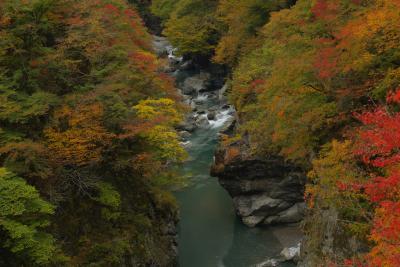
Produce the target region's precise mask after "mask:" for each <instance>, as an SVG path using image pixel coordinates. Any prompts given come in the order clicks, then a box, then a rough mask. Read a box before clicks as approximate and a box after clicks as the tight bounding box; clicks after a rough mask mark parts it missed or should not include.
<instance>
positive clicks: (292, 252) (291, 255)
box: [280, 243, 301, 262]
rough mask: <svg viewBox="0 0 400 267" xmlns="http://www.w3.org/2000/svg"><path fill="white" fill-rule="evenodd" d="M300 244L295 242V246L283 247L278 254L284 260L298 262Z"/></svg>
mask: <svg viewBox="0 0 400 267" xmlns="http://www.w3.org/2000/svg"><path fill="white" fill-rule="evenodd" d="M300 246H301V244H300V243H299V244H297V246H295V247H290V248H284V249H283V250H282V251H281V253H280V256H281V257H282V258H283V260H284V261H294V262H298V261H299V259H300Z"/></svg>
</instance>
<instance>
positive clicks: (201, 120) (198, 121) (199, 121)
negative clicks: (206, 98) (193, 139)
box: [195, 116, 210, 128]
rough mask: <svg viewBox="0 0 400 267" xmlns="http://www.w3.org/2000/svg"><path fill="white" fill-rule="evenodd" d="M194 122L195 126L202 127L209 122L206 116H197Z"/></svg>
mask: <svg viewBox="0 0 400 267" xmlns="http://www.w3.org/2000/svg"><path fill="white" fill-rule="evenodd" d="M195 124H196V126H197V127H203V128H204V127H207V126H208V125H209V124H210V122H209V121H208V119H207V116H199V117H197V119H196V123H195Z"/></svg>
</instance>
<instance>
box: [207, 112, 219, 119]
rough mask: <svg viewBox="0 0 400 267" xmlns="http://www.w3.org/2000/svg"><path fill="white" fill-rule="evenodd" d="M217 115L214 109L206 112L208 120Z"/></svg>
mask: <svg viewBox="0 0 400 267" xmlns="http://www.w3.org/2000/svg"><path fill="white" fill-rule="evenodd" d="M216 116H217V113H216V112H215V111H209V112H208V113H207V119H208V120H215V119H216Z"/></svg>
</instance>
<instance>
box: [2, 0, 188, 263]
mask: <svg viewBox="0 0 400 267" xmlns="http://www.w3.org/2000/svg"><path fill="white" fill-rule="evenodd" d="M0 40H1V41H0V165H1V167H2V168H0V179H1V183H2V188H3V189H4V190H1V192H0V201H3V202H4V203H8V202H9V203H14V204H13V205H15V208H12V209H13V213H10V212H9V211H8V210H7V205H9V204H6V205H3V206H2V208H1V210H0V221H1V222H0V243H1V248H2V249H1V250H0V265H1V266H89V265H90V266H122V265H126V264H128V263H127V262H129V264H130V263H131V262H135V263H137V264H138V265H139V266H145V265H148V264H150V262H151V264H159V265H168V264H169V262H170V261H171V260H173V259H171V258H169V253H168V252H166V251H168V249H167V248H169V247H170V244H169V242H171V241H170V239H169V238H167V237H166V236H165V235H164V234H163V230H162V229H163V227H164V223H166V222H167V221H169V220H172V219H171V218H175V216H176V207H175V204H174V202H173V200H171V199H172V198H171V196H170V195H169V193H168V192H167V191H165V188H166V187H168V186H170V185H171V184H174V183H175V181H176V179H177V178H178V177H176V176H175V175H174V171H173V166H174V165H175V164H177V163H179V162H180V161H182V160H183V159H184V158H185V155H186V154H185V151H184V150H183V148H182V147H181V146H180V144H179V140H178V135H177V133H176V131H175V129H174V126H175V125H176V124H177V123H178V122H179V121H180V118H181V111H182V108H181V106H180V105H179V104H178V102H177V100H178V97H177V95H176V93H175V91H176V90H175V88H174V83H173V81H172V80H171V79H169V78H167V77H165V75H162V74H160V73H159V69H160V68H161V63H160V62H159V61H158V59H157V57H156V56H155V54H154V53H153V51H152V45H151V41H152V37H151V35H150V34H149V33H148V32H147V29H146V28H145V27H144V24H143V21H142V19H141V17H140V15H139V13H138V12H137V11H136V9H135V8H134V7H133V6H131V5H129V4H128V3H127V2H126V1H124V0H112V1H109V0H107V1H106V0H88V1H74V0H61V1H52V0H50V1H49V0H32V1H31V0H27V1H14V0H6V1H0ZM150 111H152V113H150ZM143 114H146V116H145V115H143ZM13 188H14V190H16V191H15V192H14V194H16V195H13V192H12V190H13ZM19 191H21V193H19ZM7 201H8V202H7ZM10 207H11V206H10ZM159 207H163V208H162V211H160V210H157V209H159ZM18 209H19V210H18Z"/></svg>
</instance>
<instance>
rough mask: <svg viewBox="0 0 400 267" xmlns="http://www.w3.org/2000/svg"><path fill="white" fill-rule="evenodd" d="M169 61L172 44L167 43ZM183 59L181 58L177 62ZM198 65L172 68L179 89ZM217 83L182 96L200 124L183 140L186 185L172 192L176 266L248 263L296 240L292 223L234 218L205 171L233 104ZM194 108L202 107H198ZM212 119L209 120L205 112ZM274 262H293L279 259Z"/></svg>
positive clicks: (221, 191) (223, 195) (242, 265)
mask: <svg viewBox="0 0 400 267" xmlns="http://www.w3.org/2000/svg"><path fill="white" fill-rule="evenodd" d="M167 50H168V52H169V58H170V60H172V61H174V60H175V61H181V60H182V59H181V58H175V57H174V55H173V49H172V48H171V47H167ZM181 64H182V63H181ZM198 73H199V70H190V71H188V70H182V69H179V68H178V69H177V70H176V71H175V72H174V74H173V75H174V76H175V78H176V80H177V86H178V88H182V86H183V83H184V81H185V79H187V78H190V77H193V76H195V75H198ZM219 90H220V88H211V90H210V91H207V92H203V93H196V94H195V95H192V96H190V97H186V101H187V102H188V104H191V105H192V108H193V110H194V111H193V113H192V114H191V117H192V118H193V120H195V121H201V122H202V123H201V125H200V126H199V127H197V128H196V130H194V131H193V132H192V133H191V134H190V135H187V136H186V137H185V140H184V141H183V142H182V143H183V145H184V146H185V147H186V148H187V151H188V153H189V160H188V161H187V162H186V163H185V164H184V165H183V167H182V173H183V175H184V176H186V177H188V186H186V187H185V188H183V189H180V190H179V191H176V192H175V196H176V198H177V200H178V202H179V206H180V222H179V225H178V250H179V265H180V267H222V266H226V267H250V266H264V265H262V264H261V263H262V262H264V261H266V260H267V259H269V258H273V257H276V256H277V255H279V253H280V251H281V250H282V249H283V247H288V246H293V245H296V242H298V240H299V231H298V228H297V227H269V228H248V227H246V226H245V225H243V224H242V223H241V222H240V219H239V218H238V217H236V215H235V211H234V208H233V205H232V199H231V198H230V197H229V195H228V193H227V192H226V191H225V190H224V189H223V188H222V187H221V186H220V185H219V183H218V179H217V178H214V177H211V176H210V175H209V172H210V166H211V164H212V163H213V156H214V150H215V149H216V145H217V142H218V132H219V131H220V130H221V129H222V128H223V127H224V126H225V125H226V124H227V123H229V122H230V121H231V118H232V116H233V115H234V114H233V113H234V110H233V108H232V107H229V106H227V105H224V103H223V102H222V101H221V99H220V97H219V96H220V95H221V94H220V92H219ZM199 110H201V111H200V112H199ZM209 112H213V114H214V115H215V118H213V119H210V120H208V119H207V113H209ZM277 266H285V267H288V266H294V265H293V264H291V263H281V264H280V265H277Z"/></svg>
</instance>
